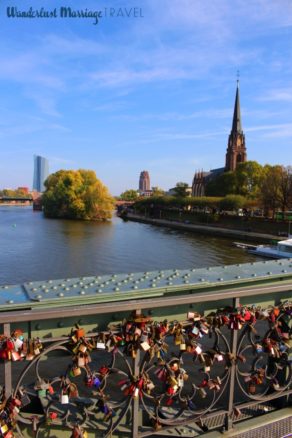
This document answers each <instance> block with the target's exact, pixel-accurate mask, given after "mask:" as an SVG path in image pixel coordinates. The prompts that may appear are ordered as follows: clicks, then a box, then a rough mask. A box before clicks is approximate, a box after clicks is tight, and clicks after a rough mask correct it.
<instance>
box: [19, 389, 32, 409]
mask: <svg viewBox="0 0 292 438" xmlns="http://www.w3.org/2000/svg"><path fill="white" fill-rule="evenodd" d="M30 402H31V399H30V398H29V396H28V395H27V393H26V392H25V393H23V394H22V395H21V405H22V406H23V407H24V406H28V405H29V404H30Z"/></svg>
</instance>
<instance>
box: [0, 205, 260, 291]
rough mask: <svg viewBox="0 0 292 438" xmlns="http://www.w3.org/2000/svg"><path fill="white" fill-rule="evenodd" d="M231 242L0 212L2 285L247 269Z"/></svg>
mask: <svg viewBox="0 0 292 438" xmlns="http://www.w3.org/2000/svg"><path fill="white" fill-rule="evenodd" d="M255 260H256V258H255V257H254V256H252V255H250V254H247V253H246V252H244V251H243V250H241V249H238V248H236V247H234V246H232V240H230V239H224V238H216V237H212V236H203V235H199V234H192V233H190V232H182V231H177V230H172V229H168V228H160V227H155V226H153V225H147V224H139V223H135V222H123V221H122V220H121V219H119V218H117V217H114V218H113V220H112V221H111V222H108V223H95V222H80V221H68V220H59V219H58V220H56V219H55V220H54V219H46V218H44V216H43V214H42V212H34V211H33V210H32V208H31V207H16V206H7V207H6V206H0V284H1V285H3V284H18V283H23V282H26V281H34V280H48V279H58V278H60V279H61V278H68V277H80V276H88V275H103V274H111V273H128V272H141V271H146V270H147V271H150V270H157V269H172V268H178V269H183V268H199V267H208V266H216V265H226V264H235V263H247V262H250V261H255Z"/></svg>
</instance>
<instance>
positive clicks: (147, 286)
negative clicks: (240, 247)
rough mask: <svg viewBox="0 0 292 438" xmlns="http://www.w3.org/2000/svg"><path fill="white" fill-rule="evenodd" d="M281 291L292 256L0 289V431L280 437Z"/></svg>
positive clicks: (288, 295) (285, 291)
mask: <svg viewBox="0 0 292 438" xmlns="http://www.w3.org/2000/svg"><path fill="white" fill-rule="evenodd" d="M291 291H292V260H291V259H290V260H280V261H264V262H257V263H249V264H239V265H232V266H228V265H227V266H221V267H211V268H206V269H186V270H178V269H172V270H160V271H155V272H143V273H128V274H113V275H106V276H91V277H80V278H64V279H60V280H47V281H33V282H27V283H24V284H21V285H6V286H5V285H4V286H1V287H0V309H1V310H0V321H1V324H2V333H3V335H2V337H1V347H0V357H1V358H2V364H1V366H2V368H3V372H2V373H1V376H2V381H1V382H0V384H1V385H2V391H3V397H2V400H5V403H4V404H3V403H2V405H0V410H1V409H2V412H4V411H5V413H6V414H5V415H6V416H4V417H3V418H5V420H4V421H2V423H1V424H2V425H1V427H4V429H5V430H6V431H7V432H5V433H8V432H10V431H11V433H12V430H13V429H16V431H17V432H18V433H22V436H24V437H28V436H31V435H32V434H35V435H36V436H39V437H41V436H54V437H65V436H66V437H67V436H68V437H69V436H74V437H75V436H76V437H85V436H88V437H123V436H125V437H135V438H136V437H137V438H138V437H152V436H157V437H165V436H173V437H197V436H204V437H206V438H217V437H219V436H221V437H222V433H223V436H227V437H231V436H232V437H240V438H248V437H253V438H256V437H262V436H265V437H268V436H271V437H275V438H280V437H284V436H288V434H289V433H290V432H291V430H292V420H291V419H292V407H291V394H292V384H291V381H292V318H291V315H292V292H291ZM4 393H5V396H4ZM8 414H9V415H8ZM267 425H268V426H267ZM267 427H268V429H267ZM4 429H3V430H4ZM1 430H2V429H1ZM268 432H269V435H268ZM5 436H6V435H5Z"/></svg>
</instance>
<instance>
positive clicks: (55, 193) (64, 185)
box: [42, 169, 114, 220]
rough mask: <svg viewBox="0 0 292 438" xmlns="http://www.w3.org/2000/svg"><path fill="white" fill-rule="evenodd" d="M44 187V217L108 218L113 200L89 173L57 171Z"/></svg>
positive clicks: (91, 173)
mask: <svg viewBox="0 0 292 438" xmlns="http://www.w3.org/2000/svg"><path fill="white" fill-rule="evenodd" d="M44 184H45V187H46V191H45V193H44V194H43V196H42V202H43V207H44V213H45V216H47V217H51V218H66V219H83V220H106V219H110V218H111V216H112V211H113V209H114V199H113V198H112V196H111V195H110V193H109V191H108V189H107V187H106V186H105V185H103V183H102V182H101V181H100V180H99V179H97V178H96V175H95V172H94V171H92V170H83V169H80V170H59V171H58V172H56V173H53V174H51V175H50V176H49V177H48V178H47V180H46V181H45V183H44Z"/></svg>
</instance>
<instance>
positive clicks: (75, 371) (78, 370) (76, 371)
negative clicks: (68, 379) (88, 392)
mask: <svg viewBox="0 0 292 438" xmlns="http://www.w3.org/2000/svg"><path fill="white" fill-rule="evenodd" d="M71 372H72V375H73V376H74V377H77V376H80V374H81V368H79V367H76V366H75V367H73V368H72V369H71Z"/></svg>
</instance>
